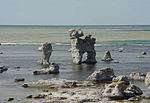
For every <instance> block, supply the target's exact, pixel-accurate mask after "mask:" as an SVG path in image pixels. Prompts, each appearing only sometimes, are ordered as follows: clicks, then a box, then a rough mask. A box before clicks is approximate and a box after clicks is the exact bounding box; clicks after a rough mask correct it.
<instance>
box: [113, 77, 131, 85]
mask: <svg viewBox="0 0 150 103" xmlns="http://www.w3.org/2000/svg"><path fill="white" fill-rule="evenodd" d="M112 81H113V82H119V81H123V82H125V83H126V84H127V85H129V84H130V81H129V79H128V77H127V76H125V75H120V76H118V77H114V78H113V79H112Z"/></svg>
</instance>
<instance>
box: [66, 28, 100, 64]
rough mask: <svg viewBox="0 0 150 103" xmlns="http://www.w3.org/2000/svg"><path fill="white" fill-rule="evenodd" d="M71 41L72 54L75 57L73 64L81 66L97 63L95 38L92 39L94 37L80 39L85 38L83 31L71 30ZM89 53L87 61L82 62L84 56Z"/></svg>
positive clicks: (88, 36)
mask: <svg viewBox="0 0 150 103" xmlns="http://www.w3.org/2000/svg"><path fill="white" fill-rule="evenodd" d="M69 32H70V40H71V47H72V48H71V53H72V57H73V63H75V64H81V63H87V64H95V63H97V61H96V51H95V48H94V44H95V40H96V39H95V38H92V35H91V34H89V35H87V36H86V37H85V38H84V39H82V38H80V37H82V36H84V34H83V31H82V30H81V29H71V30H69ZM84 53H87V59H86V60H85V61H83V62H82V57H83V54H84Z"/></svg>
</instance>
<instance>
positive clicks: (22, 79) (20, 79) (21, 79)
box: [14, 78, 25, 82]
mask: <svg viewBox="0 0 150 103" xmlns="http://www.w3.org/2000/svg"><path fill="white" fill-rule="evenodd" d="M24 80H25V79H24V78H17V79H15V80H14V82H21V81H24Z"/></svg>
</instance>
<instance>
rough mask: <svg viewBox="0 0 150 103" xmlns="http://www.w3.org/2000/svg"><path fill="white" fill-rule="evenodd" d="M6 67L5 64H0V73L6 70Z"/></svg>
mask: <svg viewBox="0 0 150 103" xmlns="http://www.w3.org/2000/svg"><path fill="white" fill-rule="evenodd" d="M7 70H8V68H7V67H6V66H3V65H0V73H3V72H4V71H7Z"/></svg>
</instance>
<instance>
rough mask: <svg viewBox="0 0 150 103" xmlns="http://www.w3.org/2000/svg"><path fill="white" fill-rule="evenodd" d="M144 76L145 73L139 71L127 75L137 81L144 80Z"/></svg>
mask: <svg viewBox="0 0 150 103" xmlns="http://www.w3.org/2000/svg"><path fill="white" fill-rule="evenodd" d="M145 77H146V74H144V73H141V72H132V73H130V75H129V79H131V80H137V81H144V80H145Z"/></svg>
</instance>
